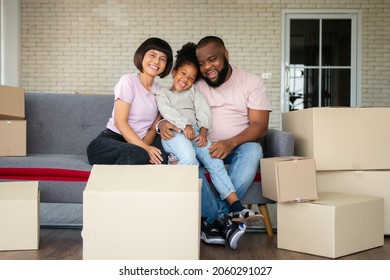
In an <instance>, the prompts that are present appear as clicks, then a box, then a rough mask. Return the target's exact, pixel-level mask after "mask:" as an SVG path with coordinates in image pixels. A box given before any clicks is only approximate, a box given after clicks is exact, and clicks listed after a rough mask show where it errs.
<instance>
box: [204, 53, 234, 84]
mask: <svg viewBox="0 0 390 280" xmlns="http://www.w3.org/2000/svg"><path fill="white" fill-rule="evenodd" d="M228 71H229V61H228V60H227V59H226V57H224V59H223V68H222V69H221V72H218V78H217V80H216V81H215V82H213V81H211V80H210V79H209V78H207V77H205V76H202V77H203V79H204V80H205V82H206V83H207V84H208V85H209V86H210V87H214V88H216V87H219V86H220V85H222V84H223V83H224V82H225V79H226V76H227V73H228Z"/></svg>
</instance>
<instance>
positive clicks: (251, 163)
mask: <svg viewBox="0 0 390 280" xmlns="http://www.w3.org/2000/svg"><path fill="white" fill-rule="evenodd" d="M261 158H263V149H262V147H261V145H260V144H259V143H256V142H247V143H244V144H241V145H240V146H238V147H236V148H235V149H233V151H232V152H231V153H230V155H229V156H228V157H227V158H226V159H225V160H224V163H225V164H228V165H229V167H228V174H229V177H230V179H231V181H232V182H233V185H234V186H235V190H236V192H237V195H238V198H239V199H240V200H241V199H242V198H243V196H244V195H245V194H246V192H247V191H248V189H249V187H250V186H251V184H252V183H253V180H254V178H255V176H256V173H257V172H258V171H259V167H260V159H261ZM199 176H200V178H201V179H202V181H203V182H202V207H201V212H202V213H201V215H202V217H205V218H206V220H207V222H208V223H209V224H212V223H213V222H214V220H215V219H216V218H218V217H219V216H221V215H224V214H228V213H229V212H230V206H229V204H228V203H227V202H226V200H221V199H220V198H219V197H218V196H216V195H215V194H214V192H213V191H212V189H211V188H210V185H209V183H208V181H207V179H206V178H205V176H204V174H203V172H201V171H200V172H199Z"/></svg>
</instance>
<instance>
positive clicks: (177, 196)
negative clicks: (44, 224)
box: [83, 165, 201, 260]
mask: <svg viewBox="0 0 390 280" xmlns="http://www.w3.org/2000/svg"><path fill="white" fill-rule="evenodd" d="M200 187H201V182H200V180H199V178H198V168H197V167H196V166H179V165H165V166H164V165H160V166H157V165H140V166H137V165H94V166H93V168H92V172H91V175H90V177H89V180H88V183H87V186H86V188H85V191H84V206H83V221H84V228H83V258H84V259H95V260H96V259H114V260H118V259H136V260H144V259H153V260H163V259H165V260H167V259H168V260H175V259H183V260H187V259H199V252H200V251H199V250H200V238H199V233H200Z"/></svg>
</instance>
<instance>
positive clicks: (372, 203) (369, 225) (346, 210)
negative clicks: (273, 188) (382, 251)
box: [277, 193, 384, 258]
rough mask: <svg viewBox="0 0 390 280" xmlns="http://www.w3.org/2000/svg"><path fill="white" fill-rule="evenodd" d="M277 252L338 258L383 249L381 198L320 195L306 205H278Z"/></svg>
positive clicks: (338, 194) (353, 195)
mask: <svg viewBox="0 0 390 280" xmlns="http://www.w3.org/2000/svg"><path fill="white" fill-rule="evenodd" d="M277 220H278V236H277V239H278V240H277V242H278V248H280V249H287V250H292V251H298V252H302V253H308V254H313V255H319V256H323V257H328V258H338V257H341V256H345V255H349V254H352V253H356V252H359V251H363V250H367V249H371V248H375V247H379V246H383V244H384V234H383V198H381V197H376V196H367V195H355V194H343V193H319V199H318V200H316V201H311V202H305V203H288V204H287V203H278V204H277Z"/></svg>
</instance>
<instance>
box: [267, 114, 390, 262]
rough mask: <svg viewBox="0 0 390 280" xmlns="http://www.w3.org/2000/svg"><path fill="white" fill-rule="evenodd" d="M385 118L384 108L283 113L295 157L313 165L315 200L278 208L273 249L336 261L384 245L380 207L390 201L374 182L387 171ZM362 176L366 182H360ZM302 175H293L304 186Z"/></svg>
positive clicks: (389, 138)
mask: <svg viewBox="0 0 390 280" xmlns="http://www.w3.org/2000/svg"><path fill="white" fill-rule="evenodd" d="M388 117H390V109H389V108H310V109H304V110H300V111H294V112H288V113H284V114H283V116H282V129H283V130H284V131H288V132H291V133H293V134H294V136H295V154H296V155H297V156H300V157H308V158H313V159H314V160H315V170H314V173H315V174H314V177H315V181H316V187H317V190H318V199H314V200H313V201H309V202H305V203H278V205H277V206H278V209H277V220H278V248H283V249H289V250H296V251H300V252H305V253H311V254H316V255H321V256H325V257H330V258H337V257H340V256H343V255H347V254H351V253H355V252H358V251H361V250H366V249H370V248H374V247H378V246H382V245H383V244H384V233H385V231H384V228H385V226H386V225H385V222H384V220H385V219H384V216H385V211H384V208H385V206H384V205H387V204H388V201H389V200H390V197H389V196H386V195H384V192H385V190H384V188H385V187H384V181H383V183H382V184H380V183H379V182H378V180H379V181H382V180H385V179H384V178H383V175H385V174H388V173H387V172H388V171H384V170H387V169H390V157H389V156H388V155H389V154H390V147H389V146H386V145H385V143H389V141H390V129H389V128H390V126H389V124H387V123H386V119H387V118H388ZM367 170H370V171H367ZM378 170H380V171H378ZM356 172H358V174H359V176H356V174H357V173H356ZM366 172H369V174H370V175H371V176H372V177H370V179H371V180H372V181H371V182H368V180H370V179H368V178H367V179H365V180H363V179H362V174H363V176H365V175H366V174H367V173H366ZM354 174H355V175H354ZM375 174H376V175H375ZM262 176H263V177H264V176H265V174H262ZM290 176H294V175H293V173H291V174H290ZM303 176H305V175H302V174H301V173H296V177H298V178H296V180H298V181H299V180H301V181H302V183H301V184H302V185H305V180H303V179H302V177H303ZM307 176H309V177H310V178H312V177H313V174H311V173H307V175H306V177H307ZM351 176H353V177H354V178H353V179H351ZM342 177H343V178H344V180H343V183H340V182H341V179H340V178H342ZM365 177H367V176H365ZM374 178H376V179H375V180H374ZM378 178H381V179H378ZM284 180H285V181H286V182H288V180H289V178H285V179H284ZM263 181H264V180H263ZM346 181H349V182H348V183H345V182H346ZM295 184H296V183H295ZM285 185H286V187H287V186H288V184H285ZM363 185H364V186H363ZM378 185H381V186H382V187H378ZM358 186H360V187H358ZM365 187H366V189H365V190H364V191H363V189H364V188H365ZM263 188H264V186H263ZM278 202H283V201H281V200H278ZM386 207H388V206H386Z"/></svg>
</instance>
